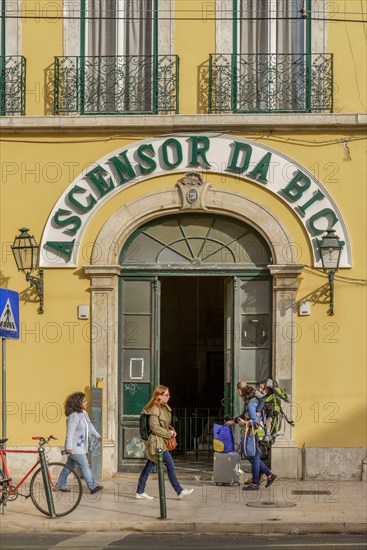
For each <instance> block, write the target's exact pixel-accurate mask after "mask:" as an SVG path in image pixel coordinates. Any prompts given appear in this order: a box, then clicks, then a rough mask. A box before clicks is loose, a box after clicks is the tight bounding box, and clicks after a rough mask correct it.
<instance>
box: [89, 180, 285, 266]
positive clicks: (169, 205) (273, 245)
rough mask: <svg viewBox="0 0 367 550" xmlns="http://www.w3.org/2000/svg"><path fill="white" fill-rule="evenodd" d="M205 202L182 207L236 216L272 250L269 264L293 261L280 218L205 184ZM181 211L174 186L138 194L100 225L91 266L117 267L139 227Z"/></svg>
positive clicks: (180, 202)
mask: <svg viewBox="0 0 367 550" xmlns="http://www.w3.org/2000/svg"><path fill="white" fill-rule="evenodd" d="M205 185H206V186H207V187H208V188H207V189H206V190H205V191H206V192H205V204H202V208H200V209H196V210H193V209H190V208H185V209H184V210H186V211H190V212H193V211H196V212H197V211H198V210H199V211H205V212H211V213H215V214H221V215H226V216H228V217H232V218H233V217H234V218H237V219H239V220H241V221H243V222H245V223H248V224H250V225H251V226H252V227H253V228H254V229H256V231H258V232H259V233H260V234H261V235H262V236H263V237H264V238H265V240H266V241H267V243H268V245H269V247H270V250H271V252H272V257H273V263H275V264H282V265H286V264H294V262H295V257H294V247H293V243H292V240H291V238H290V236H289V235H288V233H287V232H286V230H285V229H284V227H283V225H282V224H281V223H280V221H279V220H278V219H277V218H276V217H275V216H274V215H273V214H272V213H271V212H270V211H268V210H267V209H265V208H264V207H263V206H259V204H258V203H256V202H255V201H253V200H252V199H249V198H247V197H245V196H243V195H241V194H240V193H235V192H231V191H227V190H225V189H218V188H212V187H211V186H210V184H208V183H207V184H205ZM182 212H183V208H182V198H181V196H180V193H179V191H178V189H167V190H163V191H159V192H157V193H149V194H148V195H144V196H143V197H139V198H137V199H135V200H133V201H131V202H130V203H128V204H127V205H125V206H122V207H121V208H120V209H119V210H118V211H117V212H115V214H113V215H112V216H111V217H110V218H109V219H108V220H107V222H106V223H105V224H104V226H103V227H102V229H101V231H100V233H99V234H98V236H97V239H96V241H95V244H94V247H93V253H92V265H93V266H98V265H99V266H107V265H110V266H113V265H114V266H117V265H118V264H119V255H120V252H121V249H122V247H123V245H124V243H125V242H126V239H127V238H128V236H129V235H131V234H132V233H133V232H134V231H135V230H136V229H138V228H139V227H140V226H142V225H144V224H145V223H148V222H149V221H151V220H153V219H156V218H157V217H158V216H159V217H163V216H169V215H171V214H179V213H182Z"/></svg>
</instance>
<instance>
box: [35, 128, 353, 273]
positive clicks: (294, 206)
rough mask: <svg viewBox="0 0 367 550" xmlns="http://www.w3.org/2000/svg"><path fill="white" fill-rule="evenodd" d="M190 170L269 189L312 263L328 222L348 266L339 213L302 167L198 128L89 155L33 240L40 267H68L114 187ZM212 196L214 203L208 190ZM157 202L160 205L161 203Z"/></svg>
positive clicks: (250, 144) (268, 150)
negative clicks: (92, 158) (293, 221)
mask: <svg viewBox="0 0 367 550" xmlns="http://www.w3.org/2000/svg"><path fill="white" fill-rule="evenodd" d="M192 170H194V171H196V172H200V173H205V172H207V173H208V178H209V180H210V173H217V174H225V175H227V176H231V177H236V178H237V179H238V180H240V181H242V182H243V186H244V187H243V189H244V192H243V195H244V196H245V195H246V184H247V182H248V181H250V182H252V183H253V184H256V185H258V186H260V187H263V188H265V189H267V190H268V191H269V192H271V193H273V194H275V195H276V196H277V197H278V199H280V200H282V201H283V202H284V203H286V205H287V207H288V208H290V209H291V210H292V211H293V213H294V214H295V216H296V217H297V218H298V220H299V221H300V223H301V224H302V225H303V227H304V230H305V233H306V235H307V237H308V241H309V245H310V250H311V251H312V254H313V265H314V266H315V267H320V266H321V261H320V257H319V252H318V239H320V237H321V235H323V233H324V232H325V230H326V229H331V228H333V229H335V230H336V233H337V234H338V236H339V238H340V240H341V241H343V242H344V243H345V246H344V248H343V251H342V256H341V261H340V267H350V266H351V265H352V253H351V246H350V240H349V236H348V232H347V228H346V224H345V223H344V220H343V217H342V215H341V212H340V211H339V208H338V207H337V205H336V203H335V201H334V200H333V198H332V197H331V195H330V194H329V193H328V191H327V190H326V189H325V188H324V187H323V186H322V184H321V183H320V182H319V181H318V180H317V179H316V178H315V177H314V176H313V175H312V174H311V173H310V172H308V171H307V170H306V169H305V168H304V167H303V166H301V165H300V164H299V163H297V162H296V161H295V160H294V159H292V158H290V157H287V156H286V155H284V154H283V153H280V152H279V151H276V150H275V149H272V148H270V147H268V146H266V145H263V144H261V143H258V142H255V141H251V140H248V139H245V138H240V137H237V136H230V135H224V134H223V135H218V134H210V133H206V134H177V135H175V134H173V135H171V136H162V137H154V138H149V139H145V140H143V141H139V142H136V143H133V144H131V145H129V146H127V147H124V148H121V149H117V150H115V151H113V152H111V153H109V154H108V155H106V156H104V157H103V158H101V159H99V160H98V161H96V163H95V164H94V165H93V166H91V167H89V168H88V169H87V170H86V171H85V172H83V173H82V174H80V175H79V176H78V177H77V178H76V179H75V180H74V181H73V182H72V183H71V184H70V185H69V186H68V187H67V189H66V190H65V191H64V193H63V194H62V196H61V197H60V198H59V200H58V201H57V203H56V204H55V206H54V208H53V210H52V212H51V213H50V216H49V218H48V220H47V223H46V226H45V230H44V232H43V235H42V240H41V245H40V267H49V268H57V267H76V266H77V265H78V253H79V249H80V246H81V243H82V239H83V235H84V232H85V230H86V228H87V226H88V224H89V222H90V221H91V219H92V218H93V216H94V215H95V214H96V213H97V211H98V210H99V209H100V208H101V207H102V206H103V205H104V204H105V203H106V202H107V201H108V200H110V199H111V198H112V197H114V196H115V195H116V194H117V193H120V192H123V191H124V189H126V188H127V187H130V186H132V185H137V184H139V183H140V182H142V181H144V180H147V179H152V180H153V179H154V178H155V177H159V176H164V175H167V174H173V173H177V174H178V173H181V174H182V173H187V172H190V171H192ZM176 194H177V191H173V192H172V193H171V195H172V199H173V200H174V199H175V195H176ZM154 195H155V194H154ZM156 196H157V200H158V201H159V200H163V198H164V199H169V196H168V195H167V196H166V197H163V196H162V195H161V194H160V193H157V194H156ZM238 196H239V195H238ZM158 197H160V198H159V199H158ZM150 198H151V199H152V198H154V197H150ZM236 200H237V199H236ZM212 201H213V205H212V206H213V208H214V209H215V208H216V206H215V200H214V198H213V197H212ZM169 204H171V203H169ZM148 207H149V205H147V206H146V208H148ZM161 207H162V209H166V205H165V204H162V205H161ZM150 208H152V206H151V207H150ZM168 209H169V207H168ZM235 211H236V209H235Z"/></svg>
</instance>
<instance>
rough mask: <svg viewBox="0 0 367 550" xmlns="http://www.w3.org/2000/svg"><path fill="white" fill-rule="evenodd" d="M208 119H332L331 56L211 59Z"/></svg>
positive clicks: (219, 56)
mask: <svg viewBox="0 0 367 550" xmlns="http://www.w3.org/2000/svg"><path fill="white" fill-rule="evenodd" d="M208 111H209V113H324V112H327V113H332V112H333V55H332V54H324V53H318V54H211V55H210V57H209V89H208Z"/></svg>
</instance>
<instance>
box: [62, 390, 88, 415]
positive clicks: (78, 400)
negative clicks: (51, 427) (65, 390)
mask: <svg viewBox="0 0 367 550" xmlns="http://www.w3.org/2000/svg"><path fill="white" fill-rule="evenodd" d="M84 397H85V393H83V392H81V391H77V392H75V393H72V394H71V395H69V396H68V397H67V398H66V400H65V404H64V411H65V416H69V415H70V414H71V413H73V412H83V407H82V404H83V399H84Z"/></svg>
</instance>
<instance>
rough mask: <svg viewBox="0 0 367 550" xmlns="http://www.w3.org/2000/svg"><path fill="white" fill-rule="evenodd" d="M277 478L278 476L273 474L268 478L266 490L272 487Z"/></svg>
mask: <svg viewBox="0 0 367 550" xmlns="http://www.w3.org/2000/svg"><path fill="white" fill-rule="evenodd" d="M276 478H277V476H276V475H275V474H271V476H270V477H268V480H267V482H266V485H265V487H266V488H268V487H270V485H271V484H272V483H273V482H274V481H275V480H276Z"/></svg>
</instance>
